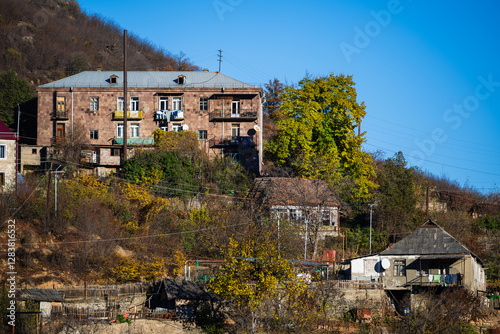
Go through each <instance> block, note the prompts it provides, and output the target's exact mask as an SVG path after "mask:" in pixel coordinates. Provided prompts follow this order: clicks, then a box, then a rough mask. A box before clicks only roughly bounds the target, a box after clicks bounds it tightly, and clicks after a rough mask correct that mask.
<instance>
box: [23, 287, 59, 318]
mask: <svg viewBox="0 0 500 334" xmlns="http://www.w3.org/2000/svg"><path fill="white" fill-rule="evenodd" d="M19 295H20V297H21V300H28V299H29V300H34V301H35V302H38V303H39V304H40V312H42V316H43V317H44V318H49V317H50V313H51V310H52V305H53V304H54V303H62V302H63V301H64V298H63V296H62V295H61V294H60V293H59V291H57V290H55V289H37V288H31V289H23V290H20V293H19Z"/></svg>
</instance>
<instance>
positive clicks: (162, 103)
mask: <svg viewBox="0 0 500 334" xmlns="http://www.w3.org/2000/svg"><path fill="white" fill-rule="evenodd" d="M158 108H159V109H158V110H162V111H165V110H168V96H160V100H159V105H158Z"/></svg>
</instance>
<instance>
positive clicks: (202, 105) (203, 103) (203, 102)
mask: <svg viewBox="0 0 500 334" xmlns="http://www.w3.org/2000/svg"><path fill="white" fill-rule="evenodd" d="M206 110H208V97H200V111H206Z"/></svg>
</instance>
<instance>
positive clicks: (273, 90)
mask: <svg viewBox="0 0 500 334" xmlns="http://www.w3.org/2000/svg"><path fill="white" fill-rule="evenodd" d="M284 89H285V86H284V85H283V84H282V83H281V82H280V81H279V80H278V79H276V78H274V80H269V82H268V83H266V84H264V97H265V101H264V103H263V105H262V107H263V112H264V115H263V118H264V125H263V126H264V140H265V141H267V140H268V139H269V138H270V137H271V136H275V135H276V134H277V129H276V124H275V123H274V121H273V120H274V119H277V118H280V117H281V115H280V114H279V109H280V106H281V104H282V99H281V95H282V94H283V92H284Z"/></svg>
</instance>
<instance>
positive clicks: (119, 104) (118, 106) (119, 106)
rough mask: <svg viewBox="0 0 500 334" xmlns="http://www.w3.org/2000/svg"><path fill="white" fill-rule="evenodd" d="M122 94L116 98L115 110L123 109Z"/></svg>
mask: <svg viewBox="0 0 500 334" xmlns="http://www.w3.org/2000/svg"><path fill="white" fill-rule="evenodd" d="M124 100H125V99H124V98H123V96H118V97H117V98H116V110H117V111H123V102H124Z"/></svg>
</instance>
